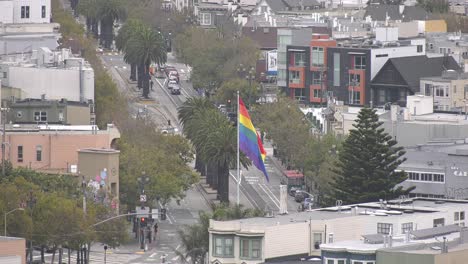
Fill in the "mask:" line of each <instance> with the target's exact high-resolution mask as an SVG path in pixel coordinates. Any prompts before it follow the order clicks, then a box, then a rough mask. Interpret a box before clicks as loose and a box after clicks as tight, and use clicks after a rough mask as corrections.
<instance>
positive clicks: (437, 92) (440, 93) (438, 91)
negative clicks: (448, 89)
mask: <svg viewBox="0 0 468 264" xmlns="http://www.w3.org/2000/svg"><path fill="white" fill-rule="evenodd" d="M434 90H435V91H434V92H435V96H438V97H443V96H444V87H442V86H434Z"/></svg>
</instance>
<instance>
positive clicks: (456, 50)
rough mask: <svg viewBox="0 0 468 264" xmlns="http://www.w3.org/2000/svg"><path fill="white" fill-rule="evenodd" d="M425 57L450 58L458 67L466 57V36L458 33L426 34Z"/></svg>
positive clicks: (467, 40)
mask: <svg viewBox="0 0 468 264" xmlns="http://www.w3.org/2000/svg"><path fill="white" fill-rule="evenodd" d="M426 39H427V55H428V56H430V57H433V56H451V57H453V58H454V59H455V61H456V62H457V63H459V64H460V65H462V64H463V62H464V58H466V57H467V56H468V34H462V33H460V32H451V33H428V34H426Z"/></svg>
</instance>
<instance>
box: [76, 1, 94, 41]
mask: <svg viewBox="0 0 468 264" xmlns="http://www.w3.org/2000/svg"><path fill="white" fill-rule="evenodd" d="M76 10H77V12H78V13H79V14H80V15H82V16H84V17H86V32H87V33H90V32H93V34H94V37H96V38H97V37H98V20H99V19H98V12H99V5H98V0H80V1H79V2H78V4H77V6H76Z"/></svg>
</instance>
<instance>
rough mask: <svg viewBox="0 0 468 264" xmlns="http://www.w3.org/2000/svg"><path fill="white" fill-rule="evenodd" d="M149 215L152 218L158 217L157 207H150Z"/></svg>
mask: <svg viewBox="0 0 468 264" xmlns="http://www.w3.org/2000/svg"><path fill="white" fill-rule="evenodd" d="M151 217H152V218H153V219H159V210H158V209H151Z"/></svg>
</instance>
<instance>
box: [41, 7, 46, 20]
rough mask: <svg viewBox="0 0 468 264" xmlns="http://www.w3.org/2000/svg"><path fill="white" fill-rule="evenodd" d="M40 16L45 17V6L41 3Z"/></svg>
mask: <svg viewBox="0 0 468 264" xmlns="http://www.w3.org/2000/svg"><path fill="white" fill-rule="evenodd" d="M41 17H42V18H45V17H46V6H44V5H43V6H42V8H41Z"/></svg>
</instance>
